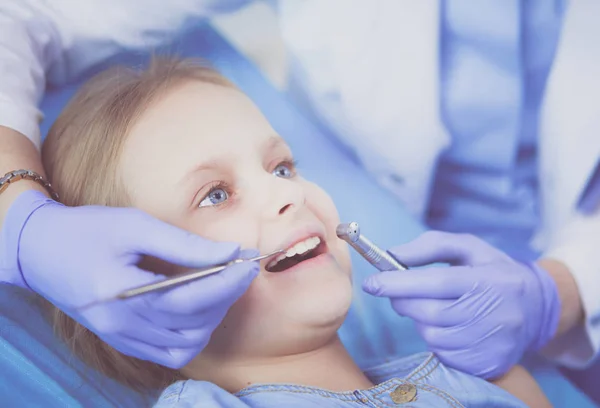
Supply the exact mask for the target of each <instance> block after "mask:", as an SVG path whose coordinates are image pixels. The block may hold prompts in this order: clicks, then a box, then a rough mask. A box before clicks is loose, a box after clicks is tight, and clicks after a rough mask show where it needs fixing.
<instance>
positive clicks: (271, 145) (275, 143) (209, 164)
mask: <svg viewBox="0 0 600 408" xmlns="http://www.w3.org/2000/svg"><path fill="white" fill-rule="evenodd" d="M279 148H285V149H286V150H289V147H288V145H287V143H286V142H285V140H283V138H281V137H280V136H277V135H273V136H271V137H269V139H267V141H265V142H264V145H263V150H264V152H265V153H270V152H271V151H273V150H277V149H279ZM225 164H226V163H224V162H223V161H222V160H215V159H213V160H208V161H206V162H204V163H202V164H200V165H198V166H195V167H194V168H192V169H191V170H190V171H189V172H187V173H186V174H185V176H183V178H182V179H181V180H180V181H179V184H184V183H186V182H188V181H189V179H190V178H191V177H192V176H194V175H196V174H198V173H201V172H203V171H210V170H216V169H219V168H223V166H224V165H225Z"/></svg>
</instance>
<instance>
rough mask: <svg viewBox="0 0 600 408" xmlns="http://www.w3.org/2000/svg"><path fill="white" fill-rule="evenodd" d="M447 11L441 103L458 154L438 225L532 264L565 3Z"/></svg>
mask: <svg viewBox="0 0 600 408" xmlns="http://www.w3.org/2000/svg"><path fill="white" fill-rule="evenodd" d="M442 5H443V6H442V10H443V12H442V18H441V25H442V27H441V30H442V33H441V61H442V66H441V72H440V75H441V81H440V86H441V92H440V94H441V101H440V102H441V108H442V115H443V121H444V123H445V125H446V126H447V129H448V131H449V132H450V134H451V139H452V145H451V146H450V148H449V149H448V150H447V151H446V153H445V154H444V155H443V157H442V158H441V160H440V163H439V167H438V171H437V175H436V179H435V185H434V189H433V194H432V199H431V206H430V212H429V214H428V223H429V225H430V226H431V227H433V228H436V229H442V230H446V231H455V232H470V233H475V234H477V235H479V236H480V237H482V238H484V239H486V240H487V241H488V242H490V243H492V244H493V245H494V246H497V247H500V248H502V249H504V250H505V251H507V252H509V253H511V255H513V256H514V257H517V258H531V257H532V256H533V255H534V254H533V253H532V252H531V250H528V249H527V248H528V247H529V240H530V238H531V236H532V234H533V231H534V228H535V227H536V226H537V225H538V222H539V217H540V212H539V200H538V177H537V139H538V124H539V114H540V106H541V102H542V99H543V96H544V90H545V87H546V80H547V78H548V74H549V72H550V68H551V66H552V63H553V60H554V56H555V51H556V48H557V43H558V39H559V35H560V31H561V24H562V19H563V15H564V8H565V6H566V4H565V1H564V0H527V1H522V0H501V1H498V0H495V1H469V0H446V1H443V2H442Z"/></svg>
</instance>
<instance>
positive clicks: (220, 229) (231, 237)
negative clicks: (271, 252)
mask: <svg viewBox="0 0 600 408" xmlns="http://www.w3.org/2000/svg"><path fill="white" fill-rule="evenodd" d="M255 219H256V217H250V216H244V215H243V214H227V215H225V214H223V215H220V214H214V215H213V217H205V220H202V221H204V222H201V221H200V220H199V221H200V222H199V224H201V225H198V226H197V228H196V231H194V232H195V233H197V234H199V235H201V236H203V237H205V238H207V239H211V240H213V241H227V242H237V243H239V244H241V246H242V248H255V247H256V243H257V242H258V237H257V231H258V229H257V228H256V221H255Z"/></svg>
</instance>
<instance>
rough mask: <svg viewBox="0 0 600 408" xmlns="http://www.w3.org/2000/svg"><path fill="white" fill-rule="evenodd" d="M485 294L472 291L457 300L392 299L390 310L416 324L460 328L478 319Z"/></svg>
mask: <svg viewBox="0 0 600 408" xmlns="http://www.w3.org/2000/svg"><path fill="white" fill-rule="evenodd" d="M486 294H487V292H486V291H482V292H476V291H475V290H474V289H472V290H470V291H469V292H467V293H465V294H464V295H463V296H461V297H459V298H458V299H427V298H416V299H411V298H403V297H400V298H392V299H390V301H391V304H392V308H393V309H394V310H395V311H396V312H397V313H398V314H400V315H402V316H406V317H410V318H412V319H413V320H415V321H417V322H418V323H421V324H425V325H431V326H438V327H449V326H461V325H465V324H467V323H468V324H473V323H474V322H475V321H476V320H477V319H479V318H480V317H478V316H480V315H481V314H482V311H484V310H485V309H484V308H482V305H485V299H484V297H485V296H486Z"/></svg>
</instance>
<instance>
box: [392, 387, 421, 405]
mask: <svg viewBox="0 0 600 408" xmlns="http://www.w3.org/2000/svg"><path fill="white" fill-rule="evenodd" d="M416 396H417V387H415V386H414V385H412V384H401V385H399V386H397V387H396V389H395V390H394V391H392V392H391V393H390V397H391V398H392V401H394V402H395V403H396V404H403V403H405V402H411V401H414V400H415V397H416Z"/></svg>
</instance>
